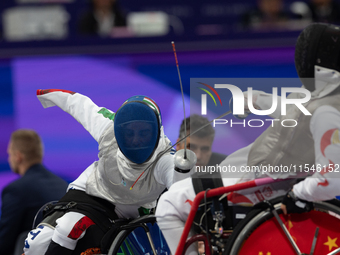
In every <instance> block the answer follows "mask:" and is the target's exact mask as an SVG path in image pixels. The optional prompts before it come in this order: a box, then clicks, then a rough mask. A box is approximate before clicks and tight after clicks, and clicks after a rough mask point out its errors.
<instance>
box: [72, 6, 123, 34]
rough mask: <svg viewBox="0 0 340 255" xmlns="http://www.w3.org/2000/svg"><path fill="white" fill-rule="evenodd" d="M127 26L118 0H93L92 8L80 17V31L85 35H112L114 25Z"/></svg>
mask: <svg viewBox="0 0 340 255" xmlns="http://www.w3.org/2000/svg"><path fill="white" fill-rule="evenodd" d="M124 26H126V19H125V15H124V14H123V12H122V11H121V9H120V7H119V5H118V3H117V0H91V4H90V9H89V10H87V11H86V12H85V13H84V14H83V15H82V16H81V18H80V20H79V23H78V32H79V34H83V35H99V36H102V37H107V36H111V35H112V32H113V28H114V27H124Z"/></svg>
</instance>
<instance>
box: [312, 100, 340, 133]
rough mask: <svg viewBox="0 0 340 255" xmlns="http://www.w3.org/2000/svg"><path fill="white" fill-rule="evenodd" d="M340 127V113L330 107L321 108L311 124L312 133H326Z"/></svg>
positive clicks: (314, 114) (316, 112) (315, 113)
mask: <svg viewBox="0 0 340 255" xmlns="http://www.w3.org/2000/svg"><path fill="white" fill-rule="evenodd" d="M339 127H340V112H339V111H338V110H337V109H336V108H334V107H332V106H330V105H323V106H320V107H319V108H318V109H317V110H316V111H315V112H314V113H313V115H312V118H311V122H310V130H311V132H312V133H315V132H321V133H322V132H324V131H325V130H328V129H331V128H339Z"/></svg>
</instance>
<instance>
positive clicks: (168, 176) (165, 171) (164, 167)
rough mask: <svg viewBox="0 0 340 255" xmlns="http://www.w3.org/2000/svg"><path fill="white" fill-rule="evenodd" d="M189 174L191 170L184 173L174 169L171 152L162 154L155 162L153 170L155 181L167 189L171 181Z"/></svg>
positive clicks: (181, 178) (178, 179)
mask: <svg viewBox="0 0 340 255" xmlns="http://www.w3.org/2000/svg"><path fill="white" fill-rule="evenodd" d="M191 174H192V171H190V172H189V173H185V174H184V173H179V172H177V171H175V164H174V155H172V154H165V155H164V156H162V157H161V158H160V159H159V160H158V162H157V163H156V166H155V171H154V176H155V179H156V181H157V182H158V183H160V184H162V185H165V186H166V187H167V188H168V189H169V188H170V186H171V185H172V184H173V183H175V182H178V181H180V180H183V179H185V178H188V177H190V176H191Z"/></svg>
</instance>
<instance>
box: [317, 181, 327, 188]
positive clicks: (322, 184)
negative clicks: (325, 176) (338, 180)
mask: <svg viewBox="0 0 340 255" xmlns="http://www.w3.org/2000/svg"><path fill="white" fill-rule="evenodd" d="M328 184H329V183H328V181H327V180H324V181H323V182H319V183H318V186H319V185H320V186H324V187H326V186H328Z"/></svg>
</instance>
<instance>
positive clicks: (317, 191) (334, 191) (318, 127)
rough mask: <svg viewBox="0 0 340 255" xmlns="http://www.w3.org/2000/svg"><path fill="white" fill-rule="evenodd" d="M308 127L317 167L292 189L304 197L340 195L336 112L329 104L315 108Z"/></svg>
mask: <svg viewBox="0 0 340 255" xmlns="http://www.w3.org/2000/svg"><path fill="white" fill-rule="evenodd" d="M310 130H311V132H312V135H313V139H314V144H315V168H316V170H319V171H316V173H314V174H313V175H312V176H311V177H308V178H306V179H305V180H304V181H302V182H299V183H298V184H296V185H294V187H293V191H294V194H295V195H296V196H297V197H298V198H300V199H303V200H307V201H322V200H329V199H333V198H334V197H335V196H339V195H340V178H339V177H340V176H339V175H340V173H339V171H340V169H339V164H340V159H339V155H340V141H339V132H340V112H339V111H338V110H336V109H335V108H333V107H331V106H322V107H320V108H318V109H317V110H316V111H315V112H314V114H313V116H312V119H311V122H310ZM320 170H322V171H320Z"/></svg>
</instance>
